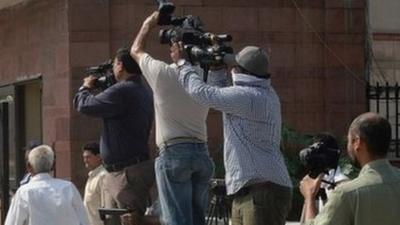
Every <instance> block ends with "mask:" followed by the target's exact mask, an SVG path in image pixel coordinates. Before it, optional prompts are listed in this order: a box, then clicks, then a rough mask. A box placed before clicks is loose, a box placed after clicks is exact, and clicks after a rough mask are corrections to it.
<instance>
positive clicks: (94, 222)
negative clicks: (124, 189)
mask: <svg viewBox="0 0 400 225" xmlns="http://www.w3.org/2000/svg"><path fill="white" fill-rule="evenodd" d="M83 162H84V163H85V167H86V168H87V169H88V170H89V176H88V180H87V182H86V186H85V196H84V198H83V203H84V205H85V207H86V210H87V213H88V216H89V222H90V225H102V224H103V222H102V221H101V219H100V215H99V211H98V208H100V207H103V206H104V190H103V179H104V176H105V175H106V173H107V171H106V170H105V169H104V167H103V165H102V160H101V156H100V150H99V144H97V143H88V144H86V145H85V146H84V147H83Z"/></svg>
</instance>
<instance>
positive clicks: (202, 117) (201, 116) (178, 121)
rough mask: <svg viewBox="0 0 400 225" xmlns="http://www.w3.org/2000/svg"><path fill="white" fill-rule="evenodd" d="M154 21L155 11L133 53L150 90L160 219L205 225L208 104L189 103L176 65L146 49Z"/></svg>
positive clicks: (176, 223)
mask: <svg viewBox="0 0 400 225" xmlns="http://www.w3.org/2000/svg"><path fill="white" fill-rule="evenodd" d="M158 19H159V13H158V12H154V13H153V14H152V15H150V16H149V17H148V18H147V19H146V20H145V21H144V22H143V25H142V27H141V29H140V31H139V33H138V34H137V36H136V39H135V41H134V43H133V45H132V48H131V55H132V57H133V58H134V59H135V60H136V61H137V62H138V63H139V66H140V69H141V70H142V72H143V76H144V77H145V78H146V80H147V82H148V83H149V85H150V87H151V88H152V89H153V92H154V105H155V112H156V144H157V146H158V148H159V151H160V152H159V157H158V158H157V159H156V163H155V170H156V180H157V187H158V193H159V199H160V205H161V214H162V218H161V219H162V222H163V223H164V224H167V225H203V224H204V223H205V214H206V209H207V203H208V188H209V183H210V180H211V177H212V175H213V170H214V164H213V162H212V160H211V158H210V156H209V153H208V149H207V144H206V141H207V128H206V118H207V113H208V108H207V107H206V106H201V105H199V104H197V103H196V102H195V101H193V100H192V99H191V98H190V97H189V96H188V95H187V94H186V93H185V91H184V90H183V89H182V87H181V86H180V85H179V83H178V79H177V77H178V70H177V65H176V64H167V63H165V62H162V61H159V60H156V59H154V58H153V57H151V56H150V55H149V54H148V53H147V52H146V49H145V42H146V39H147V38H148V34H149V32H150V31H151V29H152V28H154V27H155V26H156V24H157V22H158ZM171 44H172V46H171V49H170V50H171V57H172V58H176V57H177V56H178V55H177V51H178V48H177V44H176V43H174V44H173V43H171ZM196 69H197V70H199V68H196ZM199 72H200V73H202V71H199Z"/></svg>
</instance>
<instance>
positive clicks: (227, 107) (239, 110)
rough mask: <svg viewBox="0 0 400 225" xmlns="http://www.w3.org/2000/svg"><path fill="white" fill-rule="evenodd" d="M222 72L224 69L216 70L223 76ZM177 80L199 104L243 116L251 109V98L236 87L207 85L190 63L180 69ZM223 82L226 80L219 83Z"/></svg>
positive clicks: (222, 83)
mask: <svg viewBox="0 0 400 225" xmlns="http://www.w3.org/2000/svg"><path fill="white" fill-rule="evenodd" d="M224 72H225V73H226V70H220V71H218V73H220V74H219V75H220V76H221V77H222V76H224V75H223V73H224ZM221 73H222V74H221ZM214 75H216V74H214ZM179 81H180V83H181V84H182V86H183V88H184V89H185V90H186V92H187V93H188V94H189V95H190V96H191V97H192V98H193V99H194V100H195V101H196V102H198V103H199V104H202V105H205V106H208V107H211V108H214V109H216V110H219V111H222V112H225V113H233V114H236V115H243V116H245V115H248V111H249V110H251V104H252V103H251V100H249V97H248V96H246V94H245V93H243V92H242V91H240V90H238V88H237V87H234V86H231V87H225V88H221V87H217V86H211V85H208V84H206V83H204V81H203V80H202V79H201V77H200V76H199V75H198V74H197V73H196V72H195V70H194V69H193V67H192V66H190V65H185V66H183V67H182V68H181V69H180V72H179ZM224 82H226V80H224V79H221V85H224Z"/></svg>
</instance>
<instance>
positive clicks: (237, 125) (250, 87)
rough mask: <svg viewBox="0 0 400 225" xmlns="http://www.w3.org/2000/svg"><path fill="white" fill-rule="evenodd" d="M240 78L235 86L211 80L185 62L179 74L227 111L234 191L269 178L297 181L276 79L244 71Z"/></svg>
mask: <svg viewBox="0 0 400 225" xmlns="http://www.w3.org/2000/svg"><path fill="white" fill-rule="evenodd" d="M216 74H218V73H216ZM236 78H237V79H234V86H229V87H215V86H210V85H207V84H205V83H204V82H203V81H202V79H201V78H200V77H199V76H197V74H196V73H195V72H194V70H193V69H192V67H191V66H184V67H183V68H182V69H181V70H180V78H179V79H180V82H181V84H182V85H183V86H184V88H185V90H186V91H187V92H188V93H189V94H190V95H191V96H192V97H193V98H194V99H195V100H196V101H197V102H199V103H200V104H203V105H206V106H209V107H212V108H214V109H216V110H219V111H222V112H223V126H224V165H225V170H226V174H225V182H226V186H227V192H228V194H234V193H236V192H237V191H239V189H240V188H242V187H244V186H246V185H250V184H254V183H261V182H266V181H270V182H273V183H276V184H279V185H282V186H286V187H292V184H291V181H290V177H289V173H288V171H287V168H286V165H285V162H284V159H283V156H282V153H281V151H280V141H281V110H280V102H279V98H278V96H277V94H276V92H275V90H274V89H273V87H272V86H271V83H270V80H265V79H260V78H256V77H253V76H248V75H244V74H238V75H237V76H236ZM210 79H212V77H210ZM224 80H225V84H226V79H221V83H222V81H224Z"/></svg>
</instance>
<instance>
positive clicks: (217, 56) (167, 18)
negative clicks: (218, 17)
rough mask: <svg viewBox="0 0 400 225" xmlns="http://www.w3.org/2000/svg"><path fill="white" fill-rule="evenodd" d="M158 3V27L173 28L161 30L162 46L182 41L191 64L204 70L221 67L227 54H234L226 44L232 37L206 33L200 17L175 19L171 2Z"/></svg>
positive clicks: (166, 0) (159, 1)
mask: <svg viewBox="0 0 400 225" xmlns="http://www.w3.org/2000/svg"><path fill="white" fill-rule="evenodd" d="M156 1H157V3H158V5H159V7H158V11H159V12H160V17H159V21H158V25H172V26H173V27H172V28H169V29H162V30H160V33H159V37H160V43H161V44H170V43H171V42H179V41H181V42H182V43H183V45H184V46H183V47H184V49H185V51H186V53H187V54H188V57H189V60H190V62H191V63H193V64H200V66H201V67H202V68H203V69H208V68H209V67H210V66H218V65H221V64H222V63H223V58H224V56H225V54H230V53H233V49H232V48H231V47H229V46H227V45H226V42H230V41H232V36H231V35H228V34H222V35H216V34H212V33H207V32H204V30H203V26H202V22H201V20H200V18H199V17H194V16H192V15H187V16H184V17H174V16H172V14H173V12H174V10H175V6H174V5H173V4H172V3H171V2H169V1H168V0H156Z"/></svg>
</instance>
